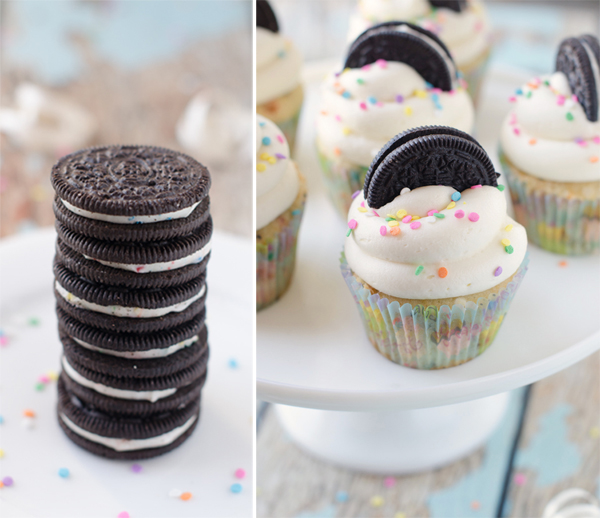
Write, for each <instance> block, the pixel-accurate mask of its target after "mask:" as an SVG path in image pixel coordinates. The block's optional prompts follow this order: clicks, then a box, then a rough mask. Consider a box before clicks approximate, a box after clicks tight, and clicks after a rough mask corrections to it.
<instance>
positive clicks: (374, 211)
mask: <svg viewBox="0 0 600 518" xmlns="http://www.w3.org/2000/svg"><path fill="white" fill-rule="evenodd" d="M372 210H373V214H375V216H377V217H378V218H380V217H381V216H380V215H379V214H377V211H376V210H375V209H372Z"/></svg>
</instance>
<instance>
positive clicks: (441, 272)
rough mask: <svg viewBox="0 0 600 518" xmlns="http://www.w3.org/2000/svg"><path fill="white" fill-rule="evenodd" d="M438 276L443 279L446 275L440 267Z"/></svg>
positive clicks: (444, 270) (444, 269)
mask: <svg viewBox="0 0 600 518" xmlns="http://www.w3.org/2000/svg"><path fill="white" fill-rule="evenodd" d="M438 275H439V276H440V277H441V278H442V279H443V278H444V277H446V275H448V270H447V269H446V268H444V267H443V266H442V267H441V268H440V269H439V270H438Z"/></svg>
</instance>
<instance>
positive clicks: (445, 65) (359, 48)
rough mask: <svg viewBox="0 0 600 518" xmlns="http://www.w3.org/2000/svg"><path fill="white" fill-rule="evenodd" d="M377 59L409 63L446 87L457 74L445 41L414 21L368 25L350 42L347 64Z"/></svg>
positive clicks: (354, 65) (357, 65)
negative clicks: (368, 26) (413, 22)
mask: <svg viewBox="0 0 600 518" xmlns="http://www.w3.org/2000/svg"><path fill="white" fill-rule="evenodd" d="M378 59H383V60H386V61H398V62H400V63H406V64H407V65H409V66H410V67H412V68H414V69H415V70H416V71H417V72H418V73H419V74H420V75H421V77H422V78H423V79H424V80H425V81H427V82H428V83H430V84H431V85H432V86H434V87H435V88H440V89H441V90H443V91H450V90H452V89H453V87H454V83H455V82H456V80H457V78H458V77H457V69H456V66H455V64H454V60H453V59H452V55H451V54H450V51H449V50H448V48H447V47H446V45H444V43H442V41H441V40H440V39H439V38H438V37H437V36H436V35H435V34H433V33H432V32H430V31H428V30H426V29H423V28H422V27H418V26H417V25H414V24H412V23H407V22H385V23H380V24H378V25H374V26H373V27H371V28H369V29H367V30H366V31H365V32H363V33H362V34H361V35H360V36H358V38H356V40H354V42H353V43H352V45H350V49H349V50H348V55H347V57H346V63H345V65H344V68H360V67H363V66H365V65H369V64H371V63H374V62H375V61H377V60H378Z"/></svg>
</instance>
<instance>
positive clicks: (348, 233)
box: [346, 228, 352, 237]
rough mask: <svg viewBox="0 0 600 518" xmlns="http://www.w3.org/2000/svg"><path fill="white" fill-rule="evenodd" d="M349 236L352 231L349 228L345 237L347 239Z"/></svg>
mask: <svg viewBox="0 0 600 518" xmlns="http://www.w3.org/2000/svg"><path fill="white" fill-rule="evenodd" d="M350 234H352V229H351V228H349V229H348V232H346V237H348V236H349V235H350Z"/></svg>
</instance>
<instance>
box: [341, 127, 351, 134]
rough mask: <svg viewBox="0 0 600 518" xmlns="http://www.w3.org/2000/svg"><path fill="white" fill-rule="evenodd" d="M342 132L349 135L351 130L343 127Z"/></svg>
mask: <svg viewBox="0 0 600 518" xmlns="http://www.w3.org/2000/svg"><path fill="white" fill-rule="evenodd" d="M342 133H343V134H344V135H350V133H352V130H351V129H350V128H343V129H342Z"/></svg>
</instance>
